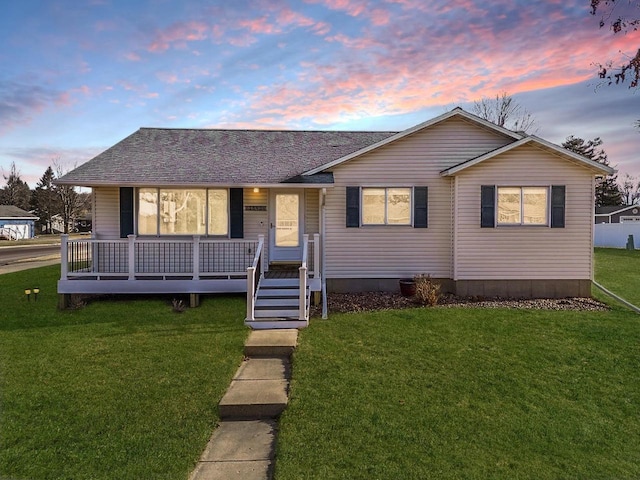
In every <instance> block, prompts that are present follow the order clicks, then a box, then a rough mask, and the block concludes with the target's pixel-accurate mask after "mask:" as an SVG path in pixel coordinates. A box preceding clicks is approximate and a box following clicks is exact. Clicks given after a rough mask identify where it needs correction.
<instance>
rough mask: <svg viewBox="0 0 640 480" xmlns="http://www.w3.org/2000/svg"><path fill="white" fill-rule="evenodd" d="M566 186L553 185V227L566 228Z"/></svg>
mask: <svg viewBox="0 0 640 480" xmlns="http://www.w3.org/2000/svg"><path fill="white" fill-rule="evenodd" d="M564 204H565V186H564V185H553V186H552V187H551V228H564Z"/></svg>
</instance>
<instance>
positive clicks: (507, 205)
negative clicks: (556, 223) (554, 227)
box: [497, 187, 549, 225]
mask: <svg viewBox="0 0 640 480" xmlns="http://www.w3.org/2000/svg"><path fill="white" fill-rule="evenodd" d="M497 220H498V225H548V224H549V188H548V187H498V217H497Z"/></svg>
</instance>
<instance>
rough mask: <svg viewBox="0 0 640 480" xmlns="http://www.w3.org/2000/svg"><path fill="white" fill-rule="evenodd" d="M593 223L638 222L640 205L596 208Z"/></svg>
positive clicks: (639, 219)
mask: <svg viewBox="0 0 640 480" xmlns="http://www.w3.org/2000/svg"><path fill="white" fill-rule="evenodd" d="M594 218H595V223H629V222H640V205H618V206H615V207H610V206H607V207H596V214H595V217H594Z"/></svg>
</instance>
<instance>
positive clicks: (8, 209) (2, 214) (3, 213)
mask: <svg viewBox="0 0 640 480" xmlns="http://www.w3.org/2000/svg"><path fill="white" fill-rule="evenodd" d="M16 217H18V218H25V217H28V218H33V219H36V218H38V217H37V216H36V215H33V214H31V213H29V212H27V211H26V210H23V209H21V208H18V207H16V206H14V205H0V218H16Z"/></svg>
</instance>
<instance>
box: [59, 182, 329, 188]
mask: <svg viewBox="0 0 640 480" xmlns="http://www.w3.org/2000/svg"><path fill="white" fill-rule="evenodd" d="M59 185H72V186H75V187H86V188H94V187H114V188H115V187H139V188H315V189H320V188H332V187H334V184H333V183H237V184H229V183H185V184H171V183H144V182H133V181H131V182H121V183H114V182H90V184H89V183H85V182H83V183H82V184H78V183H73V182H70V183H59Z"/></svg>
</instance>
